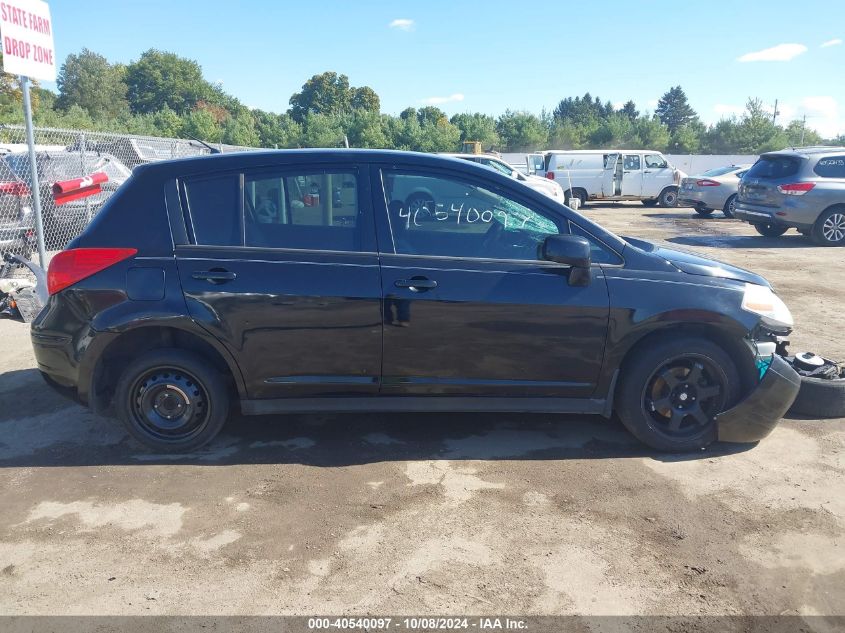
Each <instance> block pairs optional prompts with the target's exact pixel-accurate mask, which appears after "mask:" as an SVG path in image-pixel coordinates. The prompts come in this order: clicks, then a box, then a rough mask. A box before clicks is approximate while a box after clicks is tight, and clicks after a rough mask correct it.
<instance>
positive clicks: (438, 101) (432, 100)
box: [420, 92, 464, 105]
mask: <svg viewBox="0 0 845 633" xmlns="http://www.w3.org/2000/svg"><path fill="white" fill-rule="evenodd" d="M463 100H464V95H462V94H461V93H460V92H456V93H455V94H453V95H449V96H448V97H428V98H427V99H420V103H424V104H426V105H442V104H444V103H454V102H455V101H463Z"/></svg>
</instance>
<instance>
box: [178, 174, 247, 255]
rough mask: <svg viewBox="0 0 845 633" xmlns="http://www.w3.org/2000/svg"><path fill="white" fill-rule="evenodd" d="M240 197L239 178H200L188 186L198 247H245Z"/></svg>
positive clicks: (230, 176)
mask: <svg viewBox="0 0 845 633" xmlns="http://www.w3.org/2000/svg"><path fill="white" fill-rule="evenodd" d="M239 196H240V182H239V177H238V175H237V174H224V175H219V176H212V177H210V178H200V179H196V180H189V181H188V182H186V183H185V199H186V200H187V202H188V210H189V213H190V217H191V226H192V228H193V234H194V242H195V243H196V244H202V245H207V246H242V245H243V239H242V235H241V225H240V205H239V201H238V198H239Z"/></svg>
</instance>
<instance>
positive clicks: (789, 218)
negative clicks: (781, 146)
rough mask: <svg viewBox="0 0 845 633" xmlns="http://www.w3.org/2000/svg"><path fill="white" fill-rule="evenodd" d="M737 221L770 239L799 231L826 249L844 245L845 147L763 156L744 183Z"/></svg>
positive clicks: (793, 151) (797, 150)
mask: <svg viewBox="0 0 845 633" xmlns="http://www.w3.org/2000/svg"><path fill="white" fill-rule="evenodd" d="M734 216H735V217H737V218H739V219H740V220H745V221H746V222H749V223H750V224H752V225H753V226H754V228H755V229H756V230H757V232H758V233H760V235H764V236H766V237H778V236H780V235H783V234H784V233H786V231H788V230H789V229H791V228H795V229H798V231H799V232H801V233H803V234H804V235H808V236H810V237H812V239H813V241H814V242H816V243H817V244H820V245H822V246H843V245H845V147H802V148H796V149H787V150H782V151H779V152H769V153H767V154H763V155H762V156H760V158H759V160H758V161H757V162H756V163H754V165H753V166H752V167H751V168H750V169H749V170H748V171H747V172H746V174H745V176H743V178H742V180H741V181H740V184H739V197H738V198H737V203H736V207H735V210H734Z"/></svg>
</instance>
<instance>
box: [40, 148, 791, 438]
mask: <svg viewBox="0 0 845 633" xmlns="http://www.w3.org/2000/svg"><path fill="white" fill-rule="evenodd" d="M48 278H49V282H48V285H49V291H50V295H51V296H50V299H49V302H48V304H47V305H46V307H45V309H44V310H43V311H42V312H41V314H40V315H39V316H38V318H37V319H36V320H35V322H34V323H33V325H32V341H33V345H34V347H35V353H36V357H37V360H38V366H39V369H40V370H41V372H43V374H44V376H45V378H46V379H47V381H48V382H49V383H50V384H52V385H54V386H56V387H58V388H60V389H61V390H63V391H65V392H66V393H70V394H72V395H73V396H74V397H76V398H77V399H78V400H80V401H81V402H83V403H85V404H88V405H90V406H91V407H93V408H94V409H95V410H96V411H99V412H104V413H109V412H111V413H114V414H116V415H117V417H119V418H120V419H121V420H122V421H123V422H124V423H125V425H126V427H127V429H128V430H129V432H130V433H131V434H132V435H133V436H134V437H135V438H137V439H138V440H140V441H141V442H143V443H144V444H146V445H147V446H149V447H151V448H152V449H154V450H156V451H188V450H191V449H195V448H197V447H199V446H201V445H203V444H205V443H206V442H208V441H209V440H210V439H211V438H213V437H214V436H215V435H216V434H217V433H218V431H220V429H221V427H222V426H223V423H224V422H225V420H226V417H227V415H228V413H229V410H230V405H231V404H232V402H233V401H237V403H238V404H239V405H240V408H241V410H242V411H243V413H245V414H271V413H272V414H279V413H290V412H299V413H301V412H311V411H320V412H327V411H331V412H340V411H416V412H420V411H422V412H428V413H432V414H437V413H445V412H458V411H499V412H560V413H590V414H600V415H604V416H607V417H609V416H610V415H611V414H612V413H613V412H614V411H615V412H616V413H617V414H618V416H619V418H620V419H621V420H622V422H623V423H624V425H625V426H626V427H627V428H628V429H629V430H630V431H631V432H632V433H633V434H634V435H635V436H636V437H638V438H639V439H640V440H642V441H643V442H645V443H646V444H648V445H650V446H652V447H654V448H657V449H660V450H667V451H687V450H695V449H699V448H701V447H703V446H706V445H707V444H709V443H711V442H713V441H715V440H717V439H718V440H723V441H731V442H754V441H757V440H759V439H761V438H763V437H765V436H766V435H767V434H768V433H769V432H770V431H771V430H772V428H773V427H774V426H775V425H776V424H777V422H778V420H779V419H780V417H781V416H782V415H783V413H784V412H785V411H786V410H787V409H788V407H789V406H790V405H791V403H792V401H793V399H794V398H795V395H796V393H797V390H798V386H799V381H798V377H797V375H796V374H795V373H794V372H793V371H792V369H791V368H790V367H789V366H788V365H787V364H786V362H785V361H784V360H782V359H781V357H780V356H779V355H778V352H780V351H783V349H782V348H779V345H781V344H782V343H783V341H784V337H785V336H787V335H788V334H789V332H790V330H791V328H792V325H793V324H792V317H791V315H790V313H789V310H788V309H787V308H786V306H785V305H784V304H783V302H782V301H781V300H780V299H779V298H778V297H777V296H776V295H775V294H774V292H773V291H772V289H771V287H770V286H769V284H768V283H767V282H766V281H765V280H764V279H763V278H761V277H759V276H757V275H755V274H753V273H750V272H747V271H745V270H741V269H739V268H735V267H733V266H729V265H725V264H721V263H719V262H716V261H712V260H707V259H704V258H701V257H698V256H695V255H691V254H688V253H683V252H679V251H674V250H668V249H664V248H662V247H658V246H655V245H653V244H651V243H648V242H645V241H642V240H636V239H623V238H620V237H617V236H616V235H614V234H612V233H610V232H608V231H606V230H604V229H603V228H601V227H600V226H598V225H596V224H595V223H593V222H591V221H590V220H588V219H587V218H585V217H583V216H581V215H579V214H578V213H576V212H574V211H573V210H571V209H569V208H567V207H565V206H563V205H561V204H559V203H557V202H555V201H553V200H551V199H549V198H548V197H546V196H544V195H542V194H540V193H537V192H534V191H532V190H531V189H529V188H528V187H525V186H524V185H521V184H520V183H518V182H516V181H514V180H513V179H510V178H507V177H505V176H503V175H500V174H498V173H496V172H494V171H492V170H490V169H487V168H485V167H481V166H479V165H475V164H472V163H470V162H467V161H461V160H457V159H452V158H442V157H437V156H431V155H425V154H415V153H407V152H392V151H378V150H343V149H341V150H292V151H274V152H253V153H238V154H225V155H216V156H208V157H198V158H190V159H183V160H177V161H169V162H160V163H154V164H148V165H142V166H139V167H137V168H136V169H135V171H134V174H133V176H132V177H131V178H130V179H129V180H128V181H127V182H126V183H125V184H124V185H123V186H122V187H121V188H120V189H119V190H118V191H117V193H116V194H114V195H113V196H112V197H111V199H110V200H109V201H108V203H107V204H106V205H105V207H104V208H103V209H102V211H101V212H100V213H99V214H98V215H97V217H96V218H95V219H94V221H93V222H92V223H91V225H90V226H89V227H88V228H87V230H86V231H85V232H84V233H83V234H82V235H80V236H79V237H78V238H77V239H76V240H74V241H73V242H72V243H71V244H70V245H69V247H68V249H67V250H65V251H63V252H61V253H59V254H58V255H56V256H55V257H54V258H53V260H52V263H51V264H50V269H49V274H48Z"/></svg>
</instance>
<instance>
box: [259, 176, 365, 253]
mask: <svg viewBox="0 0 845 633" xmlns="http://www.w3.org/2000/svg"><path fill="white" fill-rule="evenodd" d="M358 215H359V208H358V179H357V175H356V174H355V173H352V172H347V171H325V172H323V171H312V172H309V171H303V172H290V171H286V172H278V173H272V172H256V173H247V174H246V176H245V179H244V233H245V240H246V242H245V243H246V246H256V247H261V248H295V249H306V250H335V251H359V250H362V240H361V236H360V231H361V229H362V228H363V227H362V226H361V223H360V222H359V217H358Z"/></svg>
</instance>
